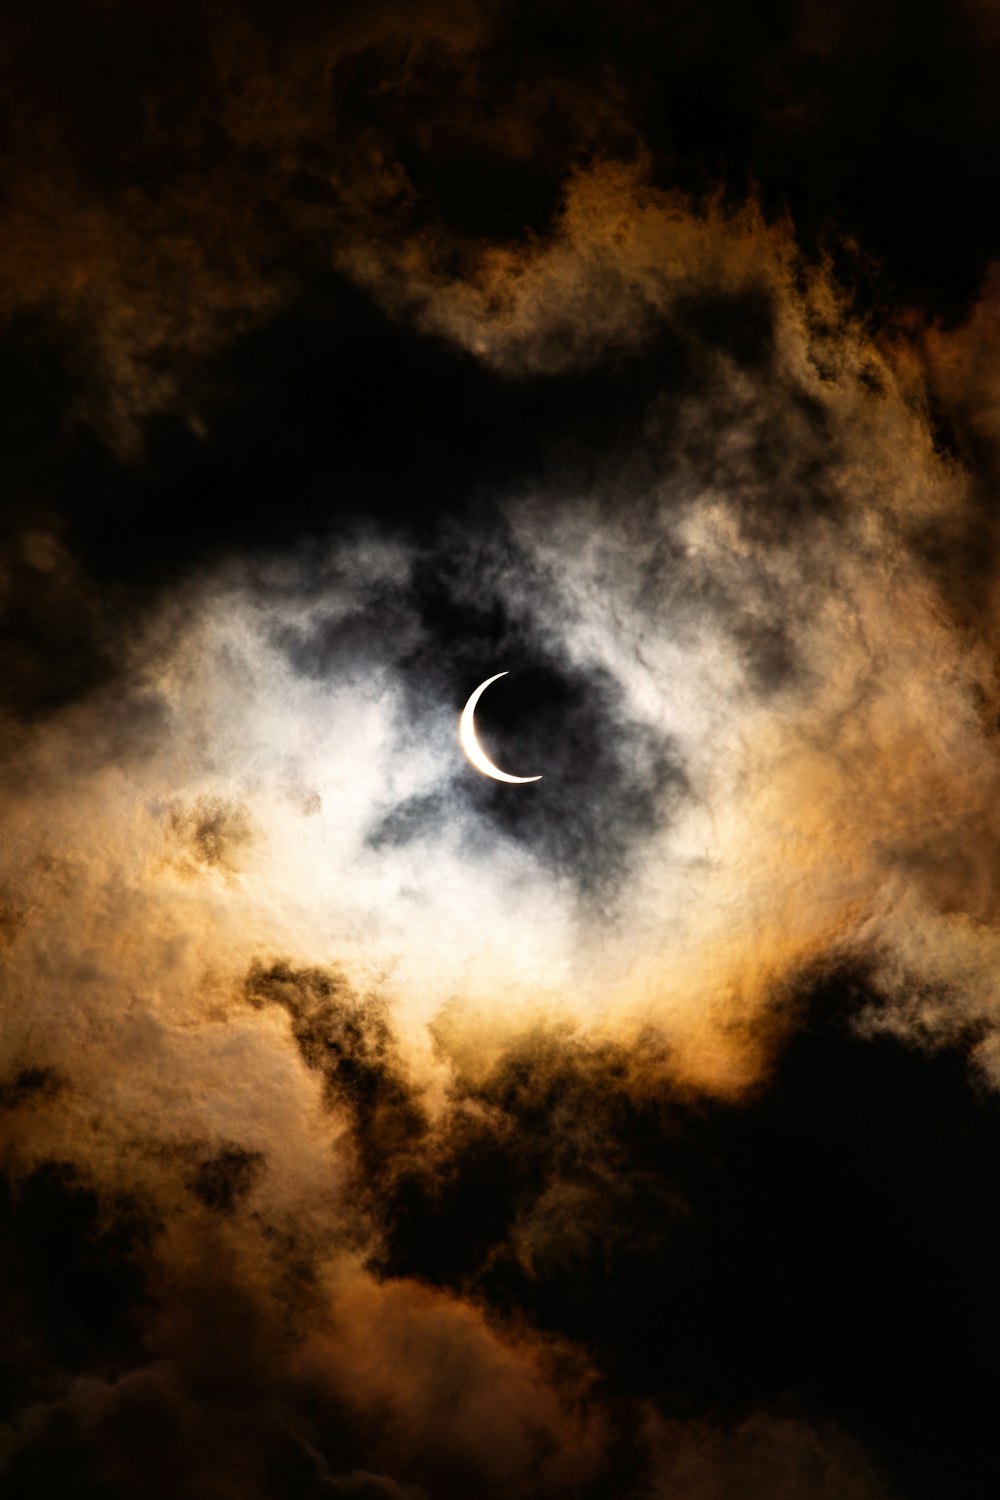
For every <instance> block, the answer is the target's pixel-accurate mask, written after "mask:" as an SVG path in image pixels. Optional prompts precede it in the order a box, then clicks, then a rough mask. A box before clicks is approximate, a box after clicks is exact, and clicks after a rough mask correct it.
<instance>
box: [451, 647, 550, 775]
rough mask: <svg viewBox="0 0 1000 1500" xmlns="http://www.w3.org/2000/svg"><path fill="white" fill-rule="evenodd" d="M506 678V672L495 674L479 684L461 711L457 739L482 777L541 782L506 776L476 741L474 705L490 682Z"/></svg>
mask: <svg viewBox="0 0 1000 1500" xmlns="http://www.w3.org/2000/svg"><path fill="white" fill-rule="evenodd" d="M506 676H507V673H506V672H497V673H496V675H495V676H493V677H487V679H486V681H485V682H481V683H480V684H479V686H478V687H477V688H476V691H475V692H474V693H473V695H472V697H471V698H470V699H469V701H468V703H467V704H466V705H465V707H464V708H463V709H462V717H461V719H459V721H458V738H459V740H460V741H461V745H462V749H463V750H464V751H465V753H466V755H467V756H468V757H469V759H470V760H471V761H472V764H473V765H474V766H475V768H476V770H477V771H482V773H483V775H484V776H492V777H493V780H494V781H509V782H511V783H512V784H517V785H520V784H522V783H524V782H526V781H541V779H542V778H541V777H540V776H508V775H507V772H506V771H501V769H500V767H499V766H495V765H494V764H493V762H492V761H491V760H490V758H489V756H488V755H487V754H486V751H485V750H484V749H483V747H482V745H480V743H479V741H478V740H477V739H476V704H477V703H478V702H479V700H480V698H481V697H482V696H483V694H484V693H485V691H486V689H487V688H488V687H489V685H490V683H491V682H496V681H497V678H500V677H506Z"/></svg>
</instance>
